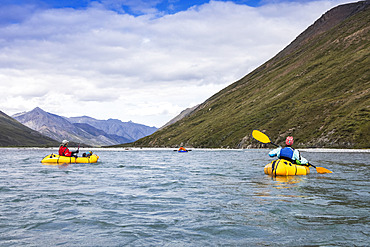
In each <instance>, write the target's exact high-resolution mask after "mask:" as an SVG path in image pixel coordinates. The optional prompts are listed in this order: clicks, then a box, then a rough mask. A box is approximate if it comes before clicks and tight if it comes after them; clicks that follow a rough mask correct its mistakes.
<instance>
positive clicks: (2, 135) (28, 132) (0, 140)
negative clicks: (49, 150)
mask: <svg viewBox="0 0 370 247" xmlns="http://www.w3.org/2000/svg"><path fill="white" fill-rule="evenodd" d="M58 145H59V143H58V142H57V141H55V140H53V139H51V138H48V137H46V136H43V135H41V134H40V133H39V132H37V131H34V130H32V129H30V128H28V127H26V126H24V125H22V124H21V123H19V122H18V121H16V120H14V119H13V118H11V117H9V116H8V115H6V114H5V113H3V112H1V111H0V147H9V146H21V147H27V146H28V147H40V146H42V147H45V146H58Z"/></svg>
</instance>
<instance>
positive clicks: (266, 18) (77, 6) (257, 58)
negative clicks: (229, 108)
mask: <svg viewBox="0 0 370 247" xmlns="http://www.w3.org/2000/svg"><path fill="white" fill-rule="evenodd" d="M350 2H357V1H352V0H315V1H313V0H300V1H298V0H231V1H205V0H203V1H202V0H95V1H92V0H79V1H77V0H64V1H60V0H0V110H1V111H3V112H4V113H6V114H8V115H10V116H11V115H13V114H16V113H19V112H24V111H30V110H32V109H34V108H35V107H40V108H42V109H43V110H45V111H47V112H50V113H53V114H57V115H61V116H66V117H76V116H90V117H93V118H96V119H109V118H113V119H120V120H121V121H124V122H127V121H133V122H135V123H140V124H145V125H148V126H156V127H161V126H162V125H164V124H165V123H167V122H168V121H169V120H171V119H172V118H174V117H175V116H177V115H178V114H179V113H180V112H181V111H182V110H184V109H186V108H189V107H193V106H195V105H197V104H200V103H203V102H204V101H205V100H207V99H208V98H209V97H211V96H212V95H213V94H215V93H217V92H218V91H220V90H221V89H223V88H225V87H226V86H228V85H230V84H232V83H233V82H235V81H237V80H238V79H240V78H242V77H243V76H245V75H247V74H248V73H250V72H251V71H253V70H254V69H255V68H257V67H258V66H260V65H262V64H263V63H264V62H266V61H267V60H269V59H270V58H272V57H273V56H274V55H276V54H277V53H278V52H279V51H281V50H282V49H283V48H285V47H286V46H287V45H288V44H289V43H290V42H292V41H293V40H294V39H295V38H296V37H297V36H298V35H299V34H300V33H302V32H303V31H304V30H305V29H306V28H307V27H309V26H310V25H311V24H313V23H314V21H315V20H317V19H318V18H319V17H320V16H321V15H322V14H324V13H325V12H326V11H328V10H330V9H331V8H333V7H335V6H337V5H340V4H344V3H350Z"/></svg>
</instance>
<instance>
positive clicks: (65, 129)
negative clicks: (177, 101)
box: [12, 107, 157, 146]
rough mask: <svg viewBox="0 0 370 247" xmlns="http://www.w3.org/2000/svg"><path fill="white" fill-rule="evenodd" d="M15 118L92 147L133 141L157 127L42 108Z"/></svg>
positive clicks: (36, 129)
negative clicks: (56, 113)
mask: <svg viewBox="0 0 370 247" xmlns="http://www.w3.org/2000/svg"><path fill="white" fill-rule="evenodd" d="M12 117H13V118H14V119H16V120H17V121H19V122H20V123H22V124H24V125H25V126H27V127H29V128H31V129H33V130H35V131H38V132H40V133H41V134H43V135H45V136H47V137H50V138H52V139H54V140H58V141H61V140H64V139H67V140H69V141H73V142H76V143H83V144H86V145H90V146H109V145H116V144H122V143H129V142H133V141H135V140H138V139H140V138H142V137H144V136H146V135H150V134H152V133H153V132H155V131H156V130H157V128H155V127H149V126H145V125H142V124H136V123H133V122H122V121H120V120H117V119H109V120H97V119H94V118H91V117H87V116H83V117H73V118H66V117H62V116H58V115H55V114H52V113H48V112H45V111H44V110H42V109H40V108H39V107H36V108H35V109H33V110H32V111H29V112H23V113H18V114H15V115H13V116H12Z"/></svg>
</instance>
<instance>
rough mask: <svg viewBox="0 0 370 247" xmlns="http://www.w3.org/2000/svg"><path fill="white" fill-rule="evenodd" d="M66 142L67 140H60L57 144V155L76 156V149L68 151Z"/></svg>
mask: <svg viewBox="0 0 370 247" xmlns="http://www.w3.org/2000/svg"><path fill="white" fill-rule="evenodd" d="M68 143H69V141H67V140H63V141H62V143H61V144H60V146H59V155H60V156H66V157H76V158H77V154H78V150H77V151H74V152H71V151H69V149H68V147H67V146H68Z"/></svg>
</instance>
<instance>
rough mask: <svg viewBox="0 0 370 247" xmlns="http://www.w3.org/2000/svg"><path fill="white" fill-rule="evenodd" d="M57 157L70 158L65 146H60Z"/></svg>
mask: <svg viewBox="0 0 370 247" xmlns="http://www.w3.org/2000/svg"><path fill="white" fill-rule="evenodd" d="M59 155H60V156H67V157H71V155H72V153H71V152H70V151H69V149H68V148H67V147H65V146H60V147H59Z"/></svg>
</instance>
